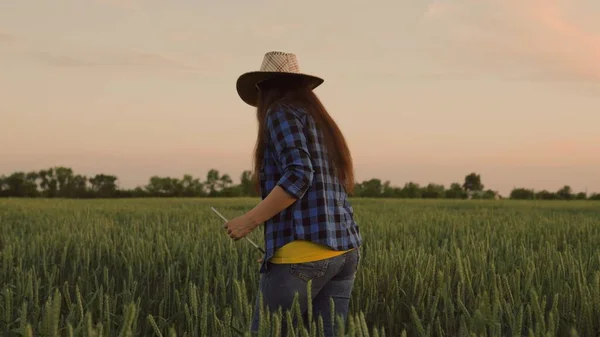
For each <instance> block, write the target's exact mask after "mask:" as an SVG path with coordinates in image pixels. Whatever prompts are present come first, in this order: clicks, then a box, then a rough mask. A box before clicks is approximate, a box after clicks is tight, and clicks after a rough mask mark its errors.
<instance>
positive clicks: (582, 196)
mask: <svg viewBox="0 0 600 337" xmlns="http://www.w3.org/2000/svg"><path fill="white" fill-rule="evenodd" d="M575 199H577V200H587V193H585V192H579V193H577V195H576V196H575Z"/></svg>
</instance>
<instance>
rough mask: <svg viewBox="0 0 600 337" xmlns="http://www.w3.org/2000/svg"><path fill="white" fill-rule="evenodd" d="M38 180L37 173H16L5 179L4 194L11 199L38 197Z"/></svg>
mask: <svg viewBox="0 0 600 337" xmlns="http://www.w3.org/2000/svg"><path fill="white" fill-rule="evenodd" d="M36 179H37V173H36V172H29V173H25V172H15V173H13V174H11V175H9V176H8V177H4V178H3V186H4V187H3V188H2V189H3V193H4V194H5V195H6V196H9V197H27V198H32V197H37V196H38V194H39V193H38V190H37V182H36Z"/></svg>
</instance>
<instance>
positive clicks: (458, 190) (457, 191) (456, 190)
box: [445, 183, 469, 199]
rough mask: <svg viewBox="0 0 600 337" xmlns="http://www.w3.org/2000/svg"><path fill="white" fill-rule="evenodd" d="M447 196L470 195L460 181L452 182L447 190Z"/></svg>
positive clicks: (456, 197) (453, 197) (461, 197)
mask: <svg viewBox="0 0 600 337" xmlns="http://www.w3.org/2000/svg"><path fill="white" fill-rule="evenodd" d="M445 197H446V198H448V199H466V198H468V197H469V196H468V194H467V193H466V192H465V190H464V189H463V188H462V186H461V185H460V184H459V183H452V184H451V185H450V188H449V189H447V190H446V191H445Z"/></svg>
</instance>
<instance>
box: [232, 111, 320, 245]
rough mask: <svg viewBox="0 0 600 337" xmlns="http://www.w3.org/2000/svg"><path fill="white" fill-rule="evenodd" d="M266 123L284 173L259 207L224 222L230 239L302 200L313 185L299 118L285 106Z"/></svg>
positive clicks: (270, 116) (305, 142)
mask: <svg viewBox="0 0 600 337" xmlns="http://www.w3.org/2000/svg"><path fill="white" fill-rule="evenodd" d="M266 123H267V130H268V131H269V142H271V144H272V145H273V148H274V149H275V154H276V156H277V160H278V162H279V167H281V168H282V171H283V174H282V176H281V179H279V181H278V182H277V184H276V186H275V188H273V190H272V191H271V192H270V193H269V195H268V196H267V197H266V198H265V199H264V200H262V201H261V202H260V203H259V204H258V205H257V206H256V207H254V208H253V209H252V210H250V211H249V212H247V213H245V214H244V215H242V216H239V217H237V218H235V219H232V220H231V221H228V222H226V223H225V226H224V227H225V229H227V232H228V233H229V236H230V237H231V238H233V239H236V240H237V239H240V238H242V237H244V236H246V235H248V233H250V232H251V231H252V230H254V229H255V228H256V227H258V226H259V225H260V224H261V223H264V222H265V221H267V220H269V219H271V218H272V217H274V216H275V215H277V214H279V213H280V212H281V211H283V210H284V209H286V208H288V207H289V206H290V205H292V204H293V203H294V202H296V201H297V200H298V199H300V198H302V197H303V196H304V194H305V193H306V191H307V190H308V188H309V187H310V186H311V185H312V180H313V174H314V169H313V166H312V161H311V158H310V153H309V151H308V142H307V140H306V137H305V136H304V124H303V123H302V121H301V120H300V118H299V117H298V116H297V115H296V114H295V113H294V112H292V111H290V110H288V108H286V107H277V109H275V110H274V111H272V112H270V113H269V114H268V115H267V118H266Z"/></svg>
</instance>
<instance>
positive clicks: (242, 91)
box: [236, 71, 324, 107]
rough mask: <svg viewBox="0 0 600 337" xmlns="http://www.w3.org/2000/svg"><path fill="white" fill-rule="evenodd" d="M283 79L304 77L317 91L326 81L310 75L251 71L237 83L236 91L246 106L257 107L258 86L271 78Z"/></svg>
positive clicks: (243, 75)
mask: <svg viewBox="0 0 600 337" xmlns="http://www.w3.org/2000/svg"><path fill="white" fill-rule="evenodd" d="M275 77H278V78H282V77H290V78H298V77H304V78H306V79H308V80H310V83H311V87H312V88H311V89H315V88H316V87H318V86H320V85H321V84H322V83H323V82H324V80H323V79H322V78H320V77H317V76H313V75H308V74H299V73H285V72H276V71H251V72H247V73H245V74H242V75H241V76H240V77H239V78H238V80H237V83H236V89H237V92H238V95H239V96H240V98H241V99H242V101H244V102H245V103H246V104H248V105H250V106H253V107H256V105H257V104H258V88H257V87H256V85H257V84H258V83H260V82H262V81H264V80H267V79H271V78H275Z"/></svg>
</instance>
